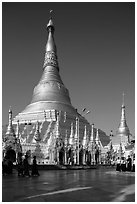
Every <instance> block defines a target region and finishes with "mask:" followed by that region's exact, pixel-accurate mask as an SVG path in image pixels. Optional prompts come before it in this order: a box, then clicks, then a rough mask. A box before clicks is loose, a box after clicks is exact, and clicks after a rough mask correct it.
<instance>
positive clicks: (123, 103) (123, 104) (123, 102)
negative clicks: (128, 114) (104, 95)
mask: <svg viewBox="0 0 137 204" xmlns="http://www.w3.org/2000/svg"><path fill="white" fill-rule="evenodd" d="M122 95H123V101H122V106H125V93H124V92H123V94H122Z"/></svg>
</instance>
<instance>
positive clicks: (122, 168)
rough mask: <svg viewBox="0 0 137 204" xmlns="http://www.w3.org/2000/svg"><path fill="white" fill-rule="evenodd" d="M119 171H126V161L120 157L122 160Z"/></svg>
mask: <svg viewBox="0 0 137 204" xmlns="http://www.w3.org/2000/svg"><path fill="white" fill-rule="evenodd" d="M121 170H122V171H126V160H125V158H124V157H122V160H121Z"/></svg>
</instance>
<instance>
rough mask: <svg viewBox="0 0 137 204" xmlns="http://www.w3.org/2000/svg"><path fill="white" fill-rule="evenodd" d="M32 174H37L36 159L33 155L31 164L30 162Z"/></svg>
mask: <svg viewBox="0 0 137 204" xmlns="http://www.w3.org/2000/svg"><path fill="white" fill-rule="evenodd" d="M31 175H32V176H39V172H38V167H37V161H36V156H34V157H33V164H32V172H31Z"/></svg>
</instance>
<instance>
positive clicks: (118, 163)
mask: <svg viewBox="0 0 137 204" xmlns="http://www.w3.org/2000/svg"><path fill="white" fill-rule="evenodd" d="M116 171H121V160H120V158H119V157H118V158H117V165H116Z"/></svg>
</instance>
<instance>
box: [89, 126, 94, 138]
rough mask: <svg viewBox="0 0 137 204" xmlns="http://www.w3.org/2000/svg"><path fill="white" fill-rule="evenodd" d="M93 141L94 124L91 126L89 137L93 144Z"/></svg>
mask: <svg viewBox="0 0 137 204" xmlns="http://www.w3.org/2000/svg"><path fill="white" fill-rule="evenodd" d="M93 140H94V124H92V125H91V135H90V141H91V142H93Z"/></svg>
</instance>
